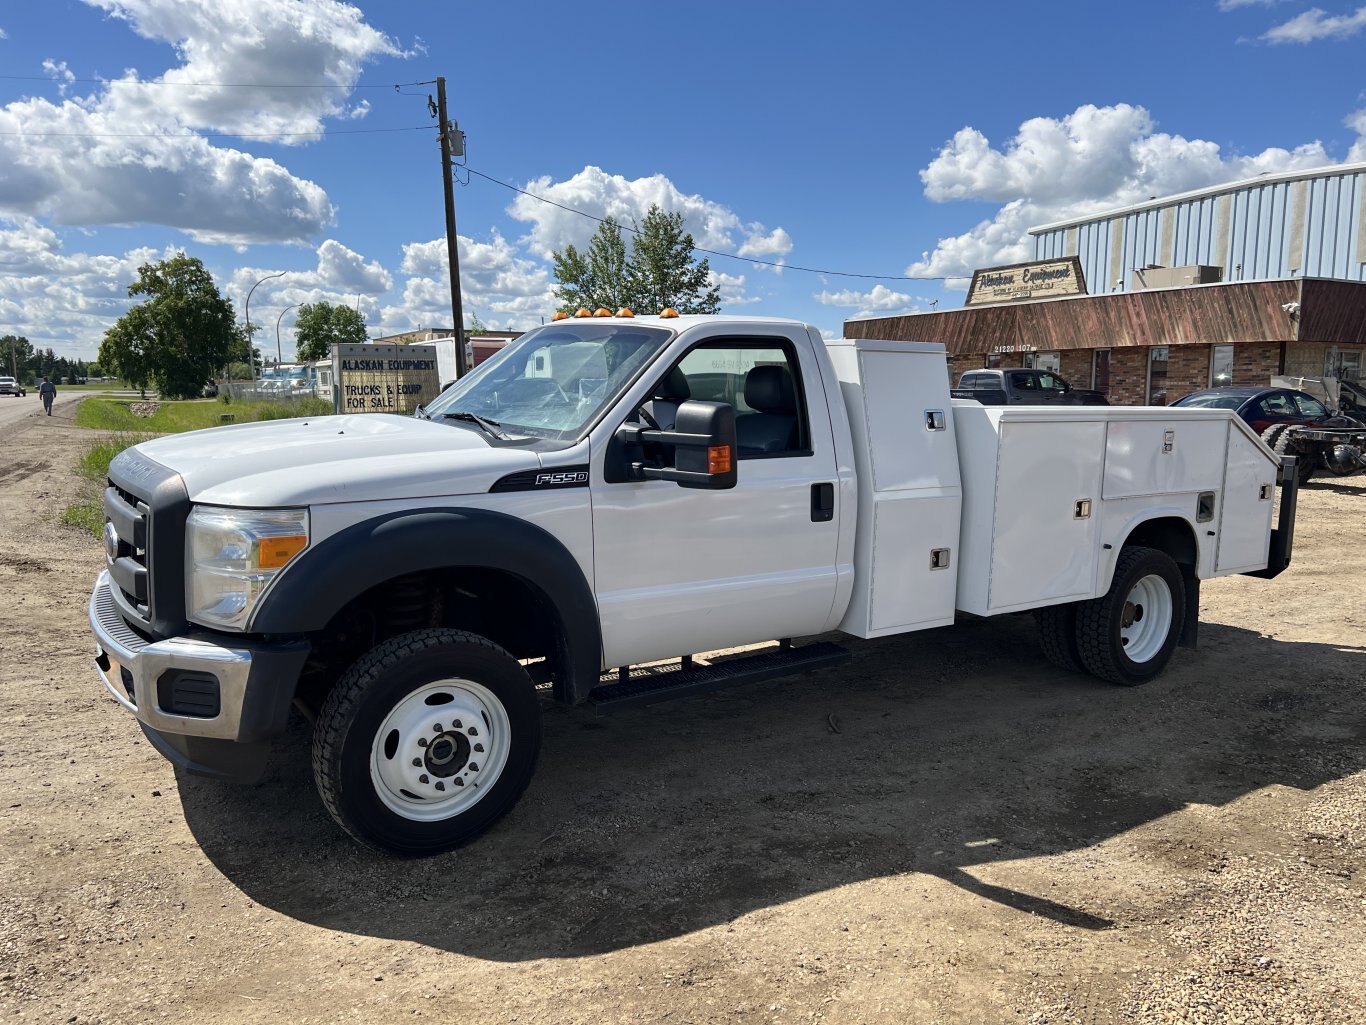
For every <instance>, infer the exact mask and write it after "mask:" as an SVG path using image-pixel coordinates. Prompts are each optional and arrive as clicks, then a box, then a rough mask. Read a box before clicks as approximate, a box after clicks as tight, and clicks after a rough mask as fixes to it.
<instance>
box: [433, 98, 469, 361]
mask: <svg viewBox="0 0 1366 1025" xmlns="http://www.w3.org/2000/svg"><path fill="white" fill-rule="evenodd" d="M436 117H437V121H438V122H439V123H440V126H441V184H442V186H444V188H445V190H446V253H447V256H448V261H447V262H448V263H449V264H450V270H451V315H452V317H453V318H454V320H455V376H456V377H464V376H465V374H466V373H468V372H469V367H467V366H466V365H465V310H464V307H463V305H462V304H461V301H460V248H459V243H458V242H457V241H456V236H455V186H454V184H453V183H452V181H451V174H452V169H451V156H452V150H455V151H456V152H455V154H454V155H456V156H464V154H465V145H464V143H465V136H464V133H462V132H461V131H460V129H458V128H456V127H455V125H453V124H452V123H451V122H450V121H449V120H447V118H446V79H445V78H443V77H440V76H438V77H437V79H436ZM452 143H454V145H452Z"/></svg>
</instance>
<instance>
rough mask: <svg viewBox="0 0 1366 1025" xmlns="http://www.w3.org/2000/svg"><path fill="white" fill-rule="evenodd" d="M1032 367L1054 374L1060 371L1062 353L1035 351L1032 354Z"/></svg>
mask: <svg viewBox="0 0 1366 1025" xmlns="http://www.w3.org/2000/svg"><path fill="white" fill-rule="evenodd" d="M1034 369H1035V370H1047V371H1050V372H1052V373H1054V374H1056V373H1059V372H1061V371H1062V353H1060V352H1036V353H1035V354H1034Z"/></svg>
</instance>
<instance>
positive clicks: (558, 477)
mask: <svg viewBox="0 0 1366 1025" xmlns="http://www.w3.org/2000/svg"><path fill="white" fill-rule="evenodd" d="M587 483H588V473H587V471H585V470H568V471H563V472H559V473H538V474H537V475H536V486H537V487H538V488H553V487H555V486H556V485H562V484H587Z"/></svg>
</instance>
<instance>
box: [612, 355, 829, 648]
mask: <svg viewBox="0 0 1366 1025" xmlns="http://www.w3.org/2000/svg"><path fill="white" fill-rule="evenodd" d="M634 395H635V398H634V399H633V400H632V402H628V404H627V408H626V409H625V410H624V415H623V413H622V411H619V412H618V414H617V415H616V417H615V419H613V420H609V421H608V422H607V423H605V424H604V425H603V426H604V427H605V428H607V429H608V430H607V432H606V433H605V434H604V443H603V444H596V443H595V444H594V454H593V460H592V482H591V489H592V501H593V536H594V570H595V581H594V585H595V590H596V593H597V599H598V611H599V615H600V618H601V622H602V642H603V654H604V664H605V665H606V666H620V665H629V664H633V663H637V662H642V661H651V660H655V659H663V658H671V657H673V656H676V655H687V654H692V653H695V652H701V651H711V650H715V649H717V648H724V647H728V646H733V645H739V644H746V643H754V642H760V641H765V640H771V639H774V638H780V637H795V636H802V635H808V634H812V633H819V632H821V631H823V630H825V629H827V627H828V625H829V624H828V621H829V619H830V616H831V613H832V605H833V603H834V598H835V589H836V542H837V538H838V523H839V512H840V510H839V509H838V508H837V507H836V505H835V503H836V502H837V501H838V496H839V486H838V478H837V475H836V461H835V455H834V439H833V437H832V433H831V428H830V422H829V418H828V415H827V414H826V409H827V406H826V402H825V398H824V393H823V389H822V384H821V378H820V373H819V370H818V368H817V367H816V365H815V360H814V357H813V356H812V354H811V351H810V343H809V342H808V341H807V340H806V338H805V336H803V337H802V339H801V342H800V344H794V342H793V340H791V339H788V338H781V337H771V336H763V337H743V336H741V337H737V336H734V335H728V336H724V337H715V338H707V339H705V340H702V341H699V342H698V343H696V344H695V345H694V346H693V347H691V348H690V349H689V350H688V351H686V352H685V353H684V354H683V355H682V356H681V357H679V358H677V359H675V360H674V361H673V362H672V363H671V364H670V365H669V366H668V367H667V368H666V369H664V371H663V372H662V373H657V374H654V375H653V376H652V377H651V378H650V379H649V382H648V386H647V387H646V388H645V389H643V390H637V391H636V392H634ZM641 396H643V398H641ZM688 399H702V400H706V401H711V402H727V403H730V404H731V405H733V406H734V407H735V411H736V433H737V435H738V440H739V453H738V455H739V460H738V467H737V469H738V474H737V476H738V483H737V484H736V486H735V487H734V488H733V489H730V490H724V491H711V490H699V489H691V488H683V487H680V486H678V485H677V484H675V483H672V482H670V481H657V480H651V481H625V482H617V483H609V482H608V481H607V480H606V478H605V475H604V469H603V467H604V459H605V456H606V452H607V449H608V448H609V447H610V446H612V445H615V444H618V442H617V441H616V439H615V438H614V437H613V435H614V434H615V431H616V429H617V428H618V427H620V426H621V424H622V423H626V422H630V421H631V420H633V419H637V418H638V419H639V420H640V421H642V422H643V423H644V424H645V425H649V424H650V421H651V420H653V421H654V422H656V423H659V424H660V426H661V427H665V428H667V427H669V426H670V424H669V423H666V422H665V421H666V420H668V419H669V418H670V417H671V416H672V415H673V412H674V411H675V410H676V409H677V406H678V404H679V403H681V402H684V401H687V400H688ZM632 403H634V405H633V404H632ZM810 410H815V411H816V412H815V413H814V414H812V413H811V412H809V411H810ZM824 485H830V486H829V487H824Z"/></svg>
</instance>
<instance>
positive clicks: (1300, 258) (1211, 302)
mask: <svg viewBox="0 0 1366 1025" xmlns="http://www.w3.org/2000/svg"><path fill="white" fill-rule="evenodd" d="M1030 235H1031V236H1033V239H1034V255H1035V258H1036V260H1038V261H1048V260H1064V259H1068V258H1075V259H1076V260H1077V261H1078V262H1079V263H1080V267H1081V271H1082V274H1081V276H1080V277H1081V278H1082V279H1083V280H1082V282H1081V284H1082V290H1083V291H1084V294H1080V295H1073V296H1070V297H1066V298H1042V299H1041V298H1039V297H1038V296H1037V295H1029V294H1025V295H1023V296H1021V297H1019V298H1017V299H1015V300H1013V301H1011V300H1006V301H1001V302H990V303H986V304H982V303H980V302H977V303H974V304H973V305H971V306H970V307H965V308H964V309H958V310H940V311H937V312H933V313H921V314H909V315H906V316H901V317H882V318H877V319H872V320H862V321H849V322H847V323H846V324H845V329H844V334H845V336H846V337H862V338H888V339H899V340H907V341H912V340H913V341H937V342H943V343H944V344H945V345H946V346H947V347H948V349H949V357H950V364H951V369H952V374H953V377H954V379H955V380H957V378H958V376H959V375H961V374H962V373H963V372H964V371H966V370H969V369H973V368H976V367H981V366H1003V365H1004V366H1019V365H1025V366H1041V367H1047V368H1049V369H1052V370H1055V371H1057V372H1059V373H1061V374H1062V376H1064V377H1066V378H1067V379H1069V380H1070V381H1071V382H1072V383H1073V384H1074V385H1077V386H1080V387H1088V388H1096V389H1099V390H1101V391H1105V392H1106V393H1107V394H1108V395H1109V398H1110V401H1111V402H1113V403H1121V404H1144V403H1151V404H1153V405H1159V404H1165V403H1167V402H1170V401H1171V400H1173V399H1175V398H1177V397H1179V396H1181V395H1183V394H1185V393H1187V392H1189V391H1194V390H1197V389H1200V388H1207V387H1212V386H1220V385H1230V384H1231V385H1260V386H1265V385H1267V384H1269V383H1270V378H1271V377H1272V376H1276V375H1285V376H1297V377H1309V378H1319V377H1322V376H1323V375H1325V374H1335V375H1336V376H1338V377H1342V378H1347V379H1357V380H1360V379H1362V378H1363V376H1364V375H1363V364H1366V163H1354V164H1339V165H1335V166H1333V167H1326V168H1320V169H1317V170H1313V171H1298V172H1290V173H1284V174H1268V175H1263V176H1261V177H1258V178H1255V179H1251V180H1248V181H1242V182H1235V183H1232V184H1229V185H1222V186H1218V187H1215V188H1208V189H1200V190H1198V191H1195V192H1187V193H1182V194H1180V195H1176V196H1169V197H1166V198H1155V199H1152V200H1150V201H1148V202H1146V203H1138V204H1135V205H1133V206H1128V207H1124V208H1122V209H1118V210H1112V211H1108V212H1105V213H1102V214H1096V215H1092V216H1089V217H1085V218H1079V219H1076V220H1071V221H1062V222H1058V223H1054V224H1047V225H1043V226H1041V227H1037V228H1032V229H1030ZM1010 269H1011V268H1005V270H1010ZM998 276H999V275H998ZM974 283H975V279H974Z"/></svg>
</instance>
